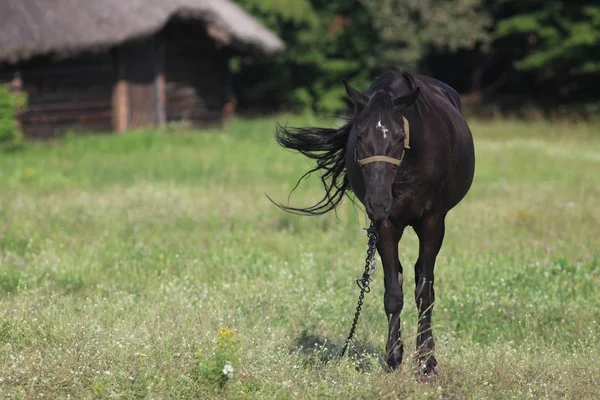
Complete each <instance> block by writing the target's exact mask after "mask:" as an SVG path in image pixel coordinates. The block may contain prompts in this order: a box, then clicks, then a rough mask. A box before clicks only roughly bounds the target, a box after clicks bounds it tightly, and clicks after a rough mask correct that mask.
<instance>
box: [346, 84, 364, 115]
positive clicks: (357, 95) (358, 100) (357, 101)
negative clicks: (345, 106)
mask: <svg viewBox="0 0 600 400" xmlns="http://www.w3.org/2000/svg"><path fill="white" fill-rule="evenodd" d="M342 83H343V84H344V86H345V87H346V94H347V95H348V98H349V99H350V101H352V104H354V107H356V108H357V109H360V108H364V107H365V106H366V105H367V103H368V98H367V96H365V95H364V94H362V93H361V92H359V91H358V90H356V89H355V88H353V87H352V85H350V84H349V83H348V81H346V80H345V79H342Z"/></svg>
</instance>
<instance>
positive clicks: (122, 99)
mask: <svg viewBox="0 0 600 400" xmlns="http://www.w3.org/2000/svg"><path fill="white" fill-rule="evenodd" d="M116 58H117V82H116V84H115V86H114V92H113V99H112V109H113V117H112V118H113V130H114V131H116V132H119V133H122V132H125V131H127V129H129V97H128V90H127V79H126V74H125V73H126V70H125V68H126V65H125V62H124V60H123V58H122V57H121V49H120V48H119V49H117V57H116Z"/></svg>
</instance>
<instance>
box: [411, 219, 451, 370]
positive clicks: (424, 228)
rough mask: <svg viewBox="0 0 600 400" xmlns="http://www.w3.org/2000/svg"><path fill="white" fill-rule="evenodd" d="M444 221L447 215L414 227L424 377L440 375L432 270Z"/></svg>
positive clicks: (439, 247) (418, 347)
mask: <svg viewBox="0 0 600 400" xmlns="http://www.w3.org/2000/svg"><path fill="white" fill-rule="evenodd" d="M444 219H445V215H442V216H430V217H427V218H426V219H425V220H424V221H423V222H422V223H421V224H418V225H415V227H414V228H415V232H416V234H417V236H418V237H419V258H418V260H417V263H416V264H415V301H416V303H417V311H418V314H419V325H418V331H417V357H418V361H419V364H420V372H421V374H422V375H436V374H437V361H436V359H435V357H434V355H433V353H434V350H435V342H434V339H433V332H432V330H431V313H432V311H433V305H434V302H435V290H434V287H433V281H434V279H433V270H434V267H435V260H436V257H437V255H438V253H439V251H440V249H441V247H442V242H443V240H444V232H445V222H444Z"/></svg>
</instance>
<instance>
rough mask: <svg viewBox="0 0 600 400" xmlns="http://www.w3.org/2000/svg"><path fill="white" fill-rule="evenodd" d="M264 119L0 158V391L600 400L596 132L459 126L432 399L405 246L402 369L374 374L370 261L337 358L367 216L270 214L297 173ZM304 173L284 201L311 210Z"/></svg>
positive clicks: (408, 240)
mask: <svg viewBox="0 0 600 400" xmlns="http://www.w3.org/2000/svg"><path fill="white" fill-rule="evenodd" d="M275 122H276V121H275V120H269V119H265V120H256V121H237V122H234V123H233V124H231V125H230V126H229V127H228V128H227V129H225V130H223V131H217V130H214V131H209V132H194V131H179V132H178V131H175V132H153V131H152V132H151V131H140V132H133V133H130V134H126V135H120V136H117V135H114V136H113V135H111V136H88V137H68V138H65V139H64V140H61V141H58V142H54V143H51V144H35V145H29V146H28V147H27V148H26V149H25V151H23V152H20V153H15V154H10V155H5V156H3V157H2V159H0V398H7V399H21V398H22V399H37V398H53V399H66V398H75V399H82V398H125V399H133V398H148V399H150V398H152V399H155V398H161V399H164V398H214V397H217V398H252V399H254V398H267V399H268V398H277V399H279V398H323V397H328V398H329V397H331V398H461V399H462V398H473V399H480V398H486V399H488V398H492V399H494V398H498V399H500V398H501V399H504V398H519V399H520V398H530V397H532V398H589V399H592V398H598V397H599V396H600V327H599V325H598V324H599V323H600V296H599V295H598V294H599V293H600V254H599V252H598V249H599V248H600V246H599V245H600V240H599V239H598V238H599V237H600V227H599V226H600V225H599V222H600V209H599V207H598V204H600V187H599V185H598V182H599V181H598V179H599V178H598V176H599V173H600V136H598V135H597V133H596V132H597V127H594V126H588V125H578V126H573V125H571V126H569V125H557V124H553V125H550V124H545V123H532V124H526V123H520V122H514V121H497V122H485V123H484V122H477V121H472V122H471V127H472V130H473V133H474V136H475V140H476V152H477V161H476V162H477V164H476V177H475V181H474V184H473V187H472V189H471V192H470V193H469V195H468V196H467V198H466V199H465V200H464V201H463V202H462V203H461V204H460V205H459V206H458V207H457V208H456V209H455V210H454V211H452V212H451V214H450V216H449V219H448V223H447V234H446V238H445V242H444V246H443V248H442V251H441V253H440V256H439V257H438V262H437V267H436V289H437V290H436V294H437V299H436V301H437V304H436V306H435V309H434V317H433V318H434V319H433V322H434V334H435V335H436V338H437V354H438V360H439V362H440V376H439V378H438V380H437V381H436V382H435V383H433V384H430V385H423V384H419V383H417V382H416V380H415V379H414V371H413V366H414V363H413V361H412V354H411V352H410V350H411V349H414V343H415V331H416V312H415V311H416V309H415V306H414V301H413V295H412V294H413V286H412V282H413V279H412V277H413V275H412V274H413V271H412V267H411V265H413V264H414V262H415V261H416V257H417V241H416V237H415V235H414V234H413V232H412V231H410V230H409V231H407V233H406V234H405V237H404V238H403V241H402V242H401V245H400V252H401V260H402V263H403V265H404V267H405V274H406V275H407V279H405V294H406V295H405V309H404V312H403V314H402V316H403V320H402V326H403V337H404V340H405V348H406V349H407V350H408V351H407V352H406V353H407V355H406V357H405V364H404V368H403V369H402V370H400V371H398V372H396V373H387V372H386V371H385V369H384V368H383V367H382V362H383V360H382V358H383V350H384V346H385V342H384V341H385V331H386V321H385V315H384V312H383V301H382V300H383V299H382V297H383V284H382V279H383V277H382V270H381V269H380V268H379V269H378V270H377V272H376V276H375V278H376V281H375V282H374V283H373V284H372V288H373V290H372V292H371V293H370V294H368V295H367V297H366V299H365V305H364V306H363V313H362V316H361V320H360V322H359V325H358V329H357V336H356V340H355V341H354V342H353V348H352V351H351V352H350V357H348V358H345V359H343V360H341V361H340V362H338V360H337V359H336V358H335V354H336V353H337V352H338V351H339V349H340V348H341V345H342V344H343V340H344V339H345V335H346V334H347V331H348V329H349V327H350V324H351V322H352V314H353V312H354V307H355V306H356V298H357V295H358V289H357V287H356V285H355V283H354V281H353V279H354V278H355V277H357V276H359V275H360V274H361V273H362V268H363V265H362V262H363V260H364V257H365V251H366V236H365V232H364V230H363V229H362V228H363V227H366V226H367V221H366V220H365V217H364V213H363V212H362V210H361V208H360V207H358V205H356V206H354V205H352V203H350V202H347V201H346V202H345V203H344V205H343V206H342V208H341V209H340V210H339V211H338V213H337V216H336V215H333V214H332V215H327V216H324V217H299V216H294V215H289V214H285V213H283V212H282V211H280V210H279V209H277V208H276V207H275V206H273V205H272V204H271V203H270V202H269V201H268V199H267V198H266V197H265V194H269V195H270V196H271V197H273V198H275V199H276V200H279V201H283V202H286V201H287V196H288V194H289V191H290V190H291V188H292V187H293V185H294V184H295V182H296V179H297V178H298V177H299V176H300V175H301V173H303V172H304V171H305V170H306V169H307V167H308V166H309V164H308V160H306V159H304V158H302V157H301V156H299V155H295V154H292V153H289V152H287V151H285V150H283V149H281V148H279V147H277V145H276V143H275V141H274V140H273V132H274V127H275ZM279 122H285V118H284V117H281V118H279ZM289 123H290V124H296V125H297V124H314V123H320V124H323V123H327V122H326V121H325V122H323V121H314V120H313V121H309V120H298V119H294V118H292V120H291V121H290V122H289ZM313 178H314V179H309V180H308V181H306V182H305V183H303V184H302V185H301V186H300V187H299V188H298V189H297V190H296V192H294V194H293V195H292V196H291V197H290V203H291V204H294V205H302V206H305V205H309V204H312V203H313V202H315V201H316V200H318V199H319V198H320V197H321V195H322V193H321V189H320V185H319V182H318V179H317V178H316V177H313ZM221 364H223V365H221ZM226 365H229V366H230V367H227V368H225V366H226ZM223 368H225V369H223ZM231 369H232V370H233V371H231Z"/></svg>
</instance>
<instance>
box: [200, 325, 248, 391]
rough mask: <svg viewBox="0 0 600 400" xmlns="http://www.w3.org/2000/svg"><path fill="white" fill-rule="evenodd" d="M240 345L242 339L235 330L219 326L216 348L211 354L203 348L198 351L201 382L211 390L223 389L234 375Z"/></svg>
mask: <svg viewBox="0 0 600 400" xmlns="http://www.w3.org/2000/svg"><path fill="white" fill-rule="evenodd" d="M239 347H240V340H239V338H238V337H237V332H236V331H235V330H232V329H227V328H223V327H221V328H219V330H218V331H217V338H216V343H215V347H214V349H213V350H212V351H211V352H210V353H209V354H205V353H204V352H203V351H202V350H201V349H200V350H198V351H197V352H196V357H197V358H198V379H199V382H200V384H201V385H203V386H205V387H208V388H210V389H211V390H217V391H219V390H222V389H223V388H224V387H225V385H226V384H227V382H229V380H231V379H232V378H233V376H234V373H235V368H237V364H238V363H237V361H238V358H239V352H240V348H239Z"/></svg>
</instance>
